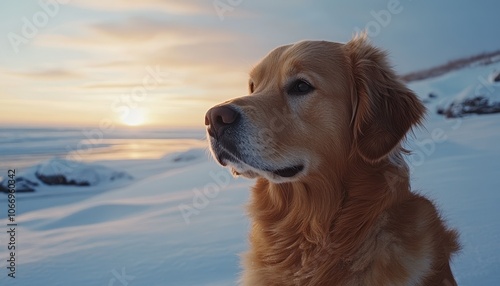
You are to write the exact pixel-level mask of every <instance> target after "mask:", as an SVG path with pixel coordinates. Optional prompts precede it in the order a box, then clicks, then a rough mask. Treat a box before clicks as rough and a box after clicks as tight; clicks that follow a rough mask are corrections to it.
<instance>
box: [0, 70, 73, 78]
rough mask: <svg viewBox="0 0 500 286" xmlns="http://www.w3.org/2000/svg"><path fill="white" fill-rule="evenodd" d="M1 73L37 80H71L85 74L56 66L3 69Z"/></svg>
mask: <svg viewBox="0 0 500 286" xmlns="http://www.w3.org/2000/svg"><path fill="white" fill-rule="evenodd" d="M0 73H2V74H4V75H8V76H14V77H20V78H29V79H35V80H71V79H79V78H82V77H83V75H82V74H80V73H77V72H74V71H70V70H65V69H60V68H54V69H46V70H39V71H13V70H2V71H0Z"/></svg>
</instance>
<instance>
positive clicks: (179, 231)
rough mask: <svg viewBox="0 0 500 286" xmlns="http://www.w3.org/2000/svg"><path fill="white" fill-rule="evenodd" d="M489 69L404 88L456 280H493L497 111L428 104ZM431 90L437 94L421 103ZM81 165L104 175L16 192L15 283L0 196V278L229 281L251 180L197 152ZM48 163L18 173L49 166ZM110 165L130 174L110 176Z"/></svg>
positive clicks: (427, 190)
mask: <svg viewBox="0 0 500 286" xmlns="http://www.w3.org/2000/svg"><path fill="white" fill-rule="evenodd" d="M494 69H497V70H498V69H500V65H498V64H497V66H486V67H485V66H476V67H472V68H468V69H464V70H461V71H457V72H453V73H450V74H446V75H443V76H441V77H439V78H434V79H429V80H425V81H421V82H415V83H412V84H411V87H412V88H413V89H414V90H415V91H416V92H417V93H418V94H419V96H421V97H422V98H423V99H426V101H428V108H429V114H428V117H427V118H428V119H427V121H426V122H425V128H420V129H418V130H416V131H415V136H413V137H412V138H410V139H409V142H408V145H409V148H411V149H412V150H413V154H412V155H410V156H409V157H408V161H409V162H410V165H411V168H412V171H413V172H412V184H413V188H414V189H415V190H416V191H418V192H421V193H424V194H426V195H427V196H429V197H431V198H432V199H433V200H434V201H435V202H436V203H437V205H438V206H439V207H440V209H441V210H442V214H443V217H444V218H446V219H447V220H448V222H449V224H450V226H452V227H455V228H457V229H459V231H460V233H461V242H462V245H463V250H462V252H461V253H460V254H459V255H457V256H456V257H455V259H454V261H453V265H452V268H453V271H454V273H455V275H456V278H457V280H458V282H459V284H460V285H473V286H476V285H497V283H498V281H499V280H500V272H499V271H498V269H500V244H499V241H500V227H499V224H498V218H499V217H500V208H499V207H498V202H499V201H500V187H499V185H500V179H499V178H500V171H499V170H500V148H499V146H500V145H499V143H498V142H500V114H492V115H481V116H469V117H465V118H451V119H445V118H444V117H443V116H441V115H438V114H436V108H437V107H438V106H440V105H443V104H444V103H445V102H450V101H452V100H453V99H454V98H455V97H456V96H457V95H459V94H460V93H461V92H462V91H463V90H464V89H466V88H469V87H470V86H478V87H477V88H480V85H481V84H483V83H482V79H486V80H487V79H488V76H489V75H490V74H491V72H492V71H493V70H494ZM486 91H487V89H486ZM431 92H432V93H433V94H435V95H437V97H433V98H428V94H429V93H431ZM34 146H36V144H34ZM89 164H90V163H89ZM91 164H98V165H99V166H104V167H106V169H105V170H106V172H107V174H108V176H105V177H104V178H101V177H99V180H97V181H93V182H94V183H93V184H91V185H90V186H64V185H63V186H46V185H44V184H40V185H39V186H37V188H36V191H35V192H34V193H22V194H21V193H19V194H18V197H17V216H16V222H17V223H18V226H17V233H16V247H17V248H16V256H15V257H16V269H15V270H16V278H15V279H12V278H9V277H8V276H7V273H8V271H9V270H8V269H7V268H6V266H7V262H6V259H8V257H9V253H8V252H9V251H8V250H7V248H6V247H7V241H8V234H7V233H6V229H5V226H6V224H7V223H8V222H7V220H6V219H5V217H6V206H7V201H6V196H5V195H4V194H0V206H1V207H0V210H2V212H3V213H4V215H2V217H3V219H2V220H0V228H2V231H1V233H2V234H1V235H0V258H1V262H0V266H1V267H0V269H1V270H0V285H26V286H34V285H51V286H57V285H72V286H79V285H115V286H122V285H125V286H126V285H130V286H133V285H141V286H144V285H146V286H154V285H175V286H182V285H189V286H192V285H235V280H236V278H237V276H238V272H239V257H238V254H239V253H241V252H242V251H244V250H245V249H246V248H247V242H246V235H247V232H248V220H247V218H246V216H245V209H244V205H245V203H246V201H247V199H248V195H249V187H250V186H251V185H252V181H250V180H246V179H234V178H232V177H231V176H230V175H229V172H228V171H227V170H225V169H223V168H221V167H220V166H218V165H217V164H216V163H214V162H213V160H212V159H211V158H210V156H209V154H208V152H207V151H206V150H205V149H200V148H194V149H191V150H189V151H182V152H179V153H170V154H168V155H166V156H164V157H162V158H157V159H152V158H149V159H140V160H133V159H130V158H127V159H124V160H116V158H115V160H108V161H99V162H93V163H91ZM49 165H50V161H45V164H43V165H41V167H40V166H39V167H33V168H31V169H30V168H28V169H26V170H25V172H26V173H25V175H26V176H29V175H30V174H28V173H29V172H34V171H35V170H40V168H42V170H45V171H46V172H49V171H50V170H49V171H47V170H46V169H43V167H44V166H45V167H47V166H49ZM86 167H88V165H87V164H83V165H78V166H77V167H75V169H76V170H79V171H82V170H85V169H86ZM104 167H103V168H104ZM30 170H31V171H30ZM113 172H126V173H127V174H130V175H131V178H125V179H120V180H113V181H110V180H109V178H110V175H109V174H113ZM49 173H50V172H49ZM31 175H33V174H31ZM32 178H33V177H32ZM33 180H35V179H33Z"/></svg>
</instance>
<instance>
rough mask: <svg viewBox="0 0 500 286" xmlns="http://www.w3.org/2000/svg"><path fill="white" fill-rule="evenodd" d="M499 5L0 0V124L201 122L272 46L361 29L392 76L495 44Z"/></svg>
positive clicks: (414, 0) (243, 85)
mask: <svg viewBox="0 0 500 286" xmlns="http://www.w3.org/2000/svg"><path fill="white" fill-rule="evenodd" d="M478 3H480V4H478ZM499 11H500V2H498V1H487V0H484V1H480V2H479V1H477V2H475V3H473V2H472V1H451V0H443V1H425V0H399V1H398V0H378V1H373V0H363V1H335V0H330V1H328V0H318V1H299V0H289V1H284V0H282V1H272V2H271V1H263V0H253V1H250V0H203V1H201V0H193V1H174V0H142V1H126V0H38V1H31V0H23V1H2V2H1V3H0V18H1V19H2V24H1V25H0V36H1V37H0V87H1V88H0V125H1V126H12V127H16V126H33V127H38V126H56V127H59V126H60V127H63V126H82V127H83V126H108V125H113V126H115V125H116V126H143V127H162V128H163V127H165V128H173V127H178V128H184V127H202V126H203V122H204V115H205V112H206V110H207V109H209V108H210V107H211V106H213V105H215V104H217V103H219V102H221V101H225V100H228V99H230V98H233V97H239V96H243V95H246V94H247V82H248V78H247V75H248V72H249V71H250V69H251V68H252V67H253V66H254V65H255V64H256V63H257V62H258V61H259V59H261V58H262V57H264V56H265V55H266V54H267V53H268V52H269V51H270V50H272V49H273V48H275V47H277V46H280V45H285V44H289V43H293V42H296V41H300V40H305V39H322V40H328V41H334V42H347V41H348V40H349V39H350V38H351V37H352V35H353V34H354V33H355V32H356V31H360V30H363V29H365V30H367V33H368V35H369V37H370V38H371V40H372V42H373V43H374V44H375V45H377V46H379V47H381V48H383V49H385V50H387V51H388V52H389V54H390V60H391V62H392V64H393V66H394V68H395V69H396V71H397V72H398V73H400V74H404V73H407V72H410V71H415V70H419V69H422V68H428V67H432V66H435V65H438V64H442V63H444V62H446V61H448V60H451V59H455V58H460V57H464V56H469V55H473V54H477V53H480V52H485V51H493V50H498V49H500V37H498V36H496V34H497V30H496V29H498V27H500V17H498V12H499Z"/></svg>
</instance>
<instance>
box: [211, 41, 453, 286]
mask: <svg viewBox="0 0 500 286" xmlns="http://www.w3.org/2000/svg"><path fill="white" fill-rule="evenodd" d="M250 78H251V79H250V84H249V85H250V93H251V94H250V96H244V97H239V98H235V99H233V100H230V101H228V102H225V103H223V104H221V105H218V107H220V106H225V107H230V108H231V109H232V110H235V111H236V113H237V116H238V121H237V122H236V119H234V118H231V120H228V119H227V117H228V115H220V114H215V115H214V114H213V113H214V112H217V111H209V113H207V119H206V124H207V125H208V128H209V134H210V136H209V139H210V142H211V145H212V150H213V152H214V156H215V157H216V158H217V159H218V160H219V162H221V164H224V165H228V166H229V167H231V168H232V169H233V172H234V173H235V174H241V175H243V176H246V177H251V178H257V181H256V184H255V186H254V187H253V190H252V194H251V202H250V204H249V207H248V211H249V215H250V217H251V220H252V228H251V233H250V237H249V239H250V250H249V251H248V252H247V253H246V254H244V256H243V267H244V271H243V274H242V277H241V281H240V283H241V285H245V286H260V285H262V286H273V285H280V286H285V285H346V286H349V285H386V286H387V285H443V286H451V285H456V282H455V280H454V278H453V275H452V273H451V270H450V266H449V261H450V256H451V255H452V254H453V253H454V252H456V251H457V250H458V249H459V244H458V242H457V234H456V232H455V231H453V230H449V229H448V228H447V227H446V226H445V225H444V223H443V221H442V219H441V218H440V216H439V213H438V212H437V210H436V208H435V206H434V205H433V204H432V202H430V201H429V200H428V199H426V198H424V197H423V196H421V195H418V194H415V193H413V192H411V189H410V183H409V170H408V167H407V165H406V163H405V162H404V160H403V154H404V153H405V152H406V151H405V150H404V149H402V147H401V146H400V142H401V141H402V140H403V139H404V137H405V135H406V133H407V132H408V131H409V130H410V129H411V128H412V126H414V125H417V124H419V123H420V121H421V119H422V117H423V115H424V112H425V108H424V106H423V105H422V103H421V102H420V101H419V100H418V99H417V97H416V96H415V95H414V94H413V92H412V91H411V90H409V89H408V88H407V87H406V86H405V85H404V84H403V83H402V82H400V81H399V80H398V78H397V76H396V75H395V74H394V72H393V71H392V70H391V68H390V67H389V65H388V63H387V62H386V56H385V54H384V53H383V52H381V51H380V50H378V49H377V48H374V47H373V46H371V45H370V44H369V43H368V42H367V40H366V39H365V38H364V37H363V36H361V37H355V38H354V39H352V40H351V41H350V42H348V43H347V44H339V43H331V42H324V41H303V42H299V43H296V44H293V45H288V46H284V47H279V48H277V49H275V50H274V51H272V52H271V53H270V54H269V55H267V56H266V57H265V58H264V59H263V60H262V61H261V62H260V63H259V64H258V65H257V66H256V67H255V68H254V69H253V71H252V72H251V74H250ZM297 78H299V79H305V80H307V82H308V83H310V84H311V86H312V87H313V88H314V89H313V90H312V91H310V92H308V93H307V94H304V95H290V94H289V93H290V92H287V88H286V87H285V86H287V84H289V83H290V81H292V82H293V81H294V79H295V80H297ZM211 112H212V113H211ZM235 118H236V115H235ZM233 119H234V121H235V122H233ZM217 120H218V121H221V122H222V123H223V124H224V125H225V127H224V128H226V129H225V130H226V131H225V133H223V132H221V133H220V134H215V133H216V132H215V131H214V129H215V127H214V124H215V123H214V121H217ZM227 146H231V148H229V147H227ZM221 150H222V151H221ZM223 153H226V155H221V154H223ZM227 154H229V155H227ZM297 164H300V166H302V167H303V169H302V170H301V171H300V172H298V173H297V174H295V175H291V174H288V175H284V176H280V175H277V174H279V172H278V171H273V170H278V169H280V168H281V169H282V168H285V167H287V166H289V165H297ZM281 174H283V173H281ZM292 174H293V173H292Z"/></svg>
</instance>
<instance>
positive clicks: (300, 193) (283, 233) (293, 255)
mask: <svg viewBox="0 0 500 286" xmlns="http://www.w3.org/2000/svg"><path fill="white" fill-rule="evenodd" d="M398 149H399V148H398ZM398 151H399V150H398ZM393 154H394V155H391V156H392V158H389V157H388V158H386V159H384V160H382V161H380V162H378V163H374V164H371V163H367V162H365V161H363V159H361V158H360V157H359V156H353V157H351V158H350V159H349V160H348V161H349V166H350V167H349V168H338V169H337V168H335V167H332V166H329V168H330V171H329V172H325V170H326V169H325V168H323V169H322V170H321V173H323V174H327V173H329V174H328V175H323V176H308V177H307V179H306V180H303V181H299V182H292V183H283V184H274V183H271V182H269V181H267V180H265V179H258V180H257V183H256V186H255V187H254V189H253V192H252V200H251V203H250V206H249V213H250V216H251V218H252V219H253V229H252V234H251V236H250V243H251V248H252V249H251V251H250V253H251V255H252V256H254V258H255V259H256V260H257V261H259V262H260V263H261V266H263V267H268V268H271V269H272V270H273V271H276V273H279V272H280V271H285V272H288V273H283V274H285V275H294V276H295V277H300V278H297V279H309V278H310V279H314V278H312V276H313V273H311V272H313V271H314V268H317V267H314V264H315V263H316V266H317V263H321V264H324V263H328V264H331V265H332V267H343V266H345V265H347V264H349V263H350V261H351V259H352V257H353V256H354V255H355V254H356V251H357V250H358V249H359V248H360V247H361V246H362V243H363V241H365V240H366V238H367V236H369V235H370V233H371V231H373V226H376V225H377V223H378V221H380V219H381V218H382V214H383V212H384V210H386V209H387V208H388V207H389V206H391V205H392V204H394V203H395V202H398V201H400V200H403V199H404V198H405V197H406V195H407V194H408V192H409V180H408V175H409V174H408V168H407V166H406V164H405V163H404V160H403V159H402V158H401V155H400V152H394V153H393ZM399 164H404V165H405V166H404V167H403V168H402V167H401V165H399ZM398 165H399V166H398ZM352 166H356V168H355V169H354V167H352ZM342 169H343V170H347V171H346V172H345V173H343V174H339V173H338V172H336V170H342ZM313 186H314V188H313ZM312 206H314V208H313V207H312ZM284 249H288V250H293V251H283V250H284ZM325 251H326V252H327V253H328V259H329V261H322V260H321V259H320V257H324V253H325ZM284 253H286V255H288V256H284ZM311 262H312V264H311ZM306 265H307V266H306ZM308 268H310V269H308ZM290 271H292V272H290ZM317 275H318V273H314V276H317Z"/></svg>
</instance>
